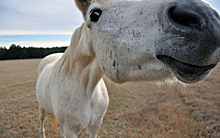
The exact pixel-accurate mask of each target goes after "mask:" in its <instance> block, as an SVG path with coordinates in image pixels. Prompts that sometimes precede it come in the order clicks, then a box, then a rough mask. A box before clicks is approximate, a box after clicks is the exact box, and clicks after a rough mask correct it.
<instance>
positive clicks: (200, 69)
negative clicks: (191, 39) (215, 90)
mask: <svg viewBox="0 0 220 138" xmlns="http://www.w3.org/2000/svg"><path fill="white" fill-rule="evenodd" d="M157 59H159V60H160V61H162V62H163V63H164V64H165V65H167V66H168V68H169V69H170V70H171V72H172V74H173V75H174V76H175V77H176V78H177V79H178V80H180V81H182V82H185V83H194V82H198V81H201V80H203V79H204V78H206V77H207V76H208V75H209V73H210V72H211V71H212V70H213V69H214V68H215V67H216V65H217V64H211V65H207V66H196V65H192V64H187V63H183V62H181V61H179V60H176V59H174V58H172V57H169V56H164V55H163V56H161V55H160V56H157Z"/></svg>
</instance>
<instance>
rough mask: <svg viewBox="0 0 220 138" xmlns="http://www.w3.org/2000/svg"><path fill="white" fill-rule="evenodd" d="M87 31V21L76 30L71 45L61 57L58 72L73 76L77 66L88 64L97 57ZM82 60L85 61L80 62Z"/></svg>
mask: <svg viewBox="0 0 220 138" xmlns="http://www.w3.org/2000/svg"><path fill="white" fill-rule="evenodd" d="M87 31H88V30H87V27H86V25H85V23H83V24H82V25H81V26H80V27H78V28H77V29H76V30H75V31H74V33H73V35H72V38H71V43H70V46H69V47H68V48H67V49H66V51H65V52H64V54H63V56H62V58H61V64H60V67H59V71H58V74H60V73H63V74H64V75H66V76H72V73H73V69H74V68H75V67H79V68H80V67H82V66H86V65H87V64H89V62H90V61H91V60H92V59H93V57H95V56H94V55H95V53H94V51H93V48H92V44H91V40H90V36H89V35H88V33H87ZM82 60H83V61H84V62H80V61H82Z"/></svg>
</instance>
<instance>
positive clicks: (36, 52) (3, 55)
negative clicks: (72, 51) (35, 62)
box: [0, 44, 67, 60]
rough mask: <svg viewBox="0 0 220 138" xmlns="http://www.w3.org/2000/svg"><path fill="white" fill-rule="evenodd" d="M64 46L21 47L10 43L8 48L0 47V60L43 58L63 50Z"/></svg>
mask: <svg viewBox="0 0 220 138" xmlns="http://www.w3.org/2000/svg"><path fill="white" fill-rule="evenodd" d="M66 48H67V46H63V47H52V48H43V47H40V48H38V47H21V46H20V45H15V44H12V45H11V46H10V47H9V49H7V48H6V47H0V60H8V59H32V58H43V57H45V56H47V55H49V54H52V53H60V52H64V51H65V50H66Z"/></svg>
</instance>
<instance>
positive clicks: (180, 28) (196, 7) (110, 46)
mask: <svg viewBox="0 0 220 138" xmlns="http://www.w3.org/2000/svg"><path fill="white" fill-rule="evenodd" d="M75 2H76V5H77V6H78V8H79V9H80V10H81V12H82V15H83V17H84V21H85V23H84V24H85V25H86V26H87V33H88V34H89V35H88V36H89V37H90V38H88V39H89V40H90V41H91V42H90V43H91V46H92V48H90V50H93V52H94V53H95V54H94V55H95V60H97V61H98V64H99V66H100V68H101V70H102V71H103V72H104V74H105V75H106V76H107V77H108V78H110V79H111V80H113V81H115V82H118V83H122V82H126V81H138V80H161V79H163V78H169V77H172V76H173V75H174V76H175V77H176V78H178V79H179V80H181V81H183V82H187V83H190V82H197V81H200V80H202V79H204V78H205V77H206V76H207V75H208V74H209V73H210V72H211V71H212V70H213V68H215V67H216V65H217V63H218V62H219V60H220V17H219V14H218V13H217V12H216V11H215V10H214V9H213V7H212V6H211V5H209V4H208V3H206V2H205V1H202V0H181V1H180V0H103V1H102V0H75ZM172 74H173V75H172Z"/></svg>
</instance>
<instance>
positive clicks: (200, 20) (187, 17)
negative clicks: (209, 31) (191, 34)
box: [167, 6, 207, 31]
mask: <svg viewBox="0 0 220 138" xmlns="http://www.w3.org/2000/svg"><path fill="white" fill-rule="evenodd" d="M167 12H168V13H167V15H168V20H169V22H170V23H171V24H172V25H174V26H176V27H178V28H181V29H189V28H190V29H197V30H200V31H202V30H203V29H204V28H206V27H207V23H206V21H205V17H203V16H202V15H201V14H200V13H199V11H196V10H193V9H186V8H184V6H172V7H171V8H170V9H169V10H168V11H167Z"/></svg>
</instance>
